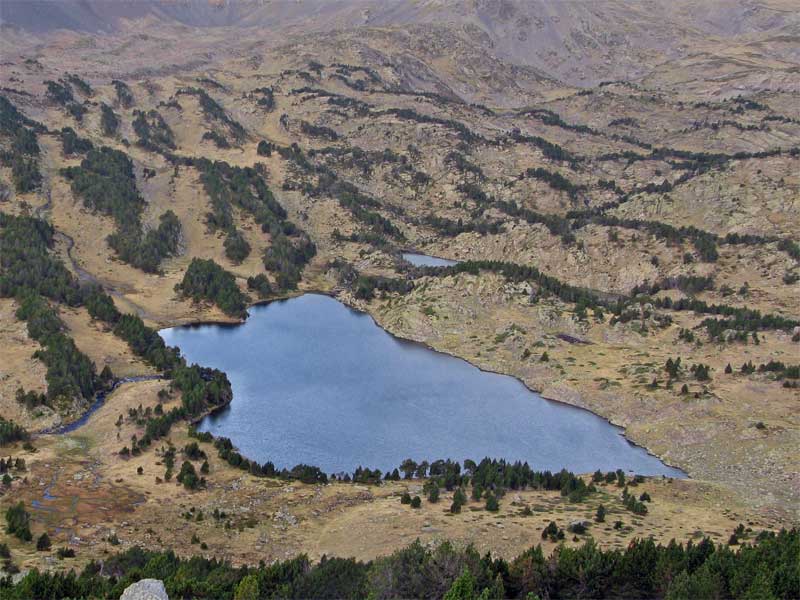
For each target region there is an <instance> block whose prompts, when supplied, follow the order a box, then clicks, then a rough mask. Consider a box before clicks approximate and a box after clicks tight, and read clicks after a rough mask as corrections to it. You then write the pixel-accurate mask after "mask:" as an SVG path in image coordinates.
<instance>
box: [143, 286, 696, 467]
mask: <svg viewBox="0 0 800 600" xmlns="http://www.w3.org/2000/svg"><path fill="white" fill-rule="evenodd" d="M306 295H311V296H313V295H317V296H324V297H327V298H331V299H333V300H335V301H336V302H338V303H339V304H341V305H342V306H344V307H346V308H347V309H348V310H350V311H352V312H353V313H355V314H358V315H366V316H369V318H370V321H371V323H372V324H373V325H374V326H376V327H377V328H379V329H380V330H381V331H383V332H384V333H386V334H388V335H389V336H390V337H391V338H392V339H394V340H396V341H398V342H401V343H403V344H413V345H416V346H418V347H420V348H424V349H426V350H428V351H432V352H434V353H436V354H438V355H442V356H447V357H450V358H453V359H456V360H458V361H461V362H463V363H465V364H467V365H469V366H471V367H473V368H475V369H477V370H478V371H480V372H481V373H487V374H493V375H499V376H503V377H509V378H511V379H513V380H514V381H516V382H517V383H520V384H522V386H523V387H524V388H525V389H526V390H527V391H529V392H531V393H534V394H536V395H537V396H539V397H540V398H542V399H543V400H546V401H547V402H551V403H554V404H558V405H561V406H565V407H569V408H571V409H575V410H579V411H582V412H585V413H588V414H591V415H593V416H595V417H597V418H599V419H602V420H603V421H604V422H606V423H607V424H609V425H610V426H612V427H614V428H616V429H618V430H619V431H618V432H617V435H619V436H620V437H622V438H623V439H624V440H625V442H626V443H627V444H629V445H630V446H631V447H632V448H635V449H640V450H642V451H644V452H645V453H646V454H647V455H648V456H649V457H652V458H655V459H657V460H658V461H660V462H661V463H662V464H663V465H664V466H666V467H668V468H670V469H673V470H676V471H679V472H680V475H679V476H677V477H679V478H686V479H691V478H692V477H691V474H690V473H689V472H688V471H687V470H685V469H684V468H683V467H682V466H680V465H677V464H674V463H670V462H668V461H667V460H665V459H663V458H662V457H660V456H658V455H657V454H656V453H654V452H652V451H651V450H650V449H649V448H647V447H646V446H644V445H642V444H638V443H636V442H634V441H633V440H631V439H629V438H628V437H627V435H626V428H625V427H624V426H623V425H620V424H619V423H615V422H614V421H613V420H611V419H609V418H608V417H605V416H604V415H602V414H599V413H597V412H595V411H593V410H591V409H589V408H586V407H583V406H578V405H576V404H572V403H570V402H568V401H565V400H562V399H559V398H554V397H548V396H545V395H543V394H542V391H540V390H537V389H535V388H534V387H532V386H531V385H529V384H528V383H526V382H525V381H523V380H522V379H520V378H519V377H516V376H514V375H511V374H509V373H504V372H502V371H499V370H494V369H491V368H484V367H481V366H478V365H475V364H473V363H472V362H470V361H469V360H467V359H465V358H463V357H461V356H458V355H457V354H454V353H453V352H449V351H446V350H439V349H437V348H434V347H433V346H431V345H430V344H429V343H427V342H425V341H422V340H416V339H412V338H407V337H403V336H402V335H398V334H396V333H394V332H392V331H390V330H388V329H386V328H384V327H383V326H381V324H380V323H379V322H378V321H377V320H376V318H375V316H374V315H373V314H371V313H370V312H369V311H368V310H366V309H365V308H363V307H361V306H358V305H356V304H354V303H352V299H350V298H348V297H347V296H346V295H344V296H342V295H341V294H338V295H337V294H336V293H334V292H331V291H328V290H322V289H307V290H303V291H302V292H298V293H291V294H286V295H283V296H280V297H275V298H270V299H267V300H261V301H258V302H254V303H252V304H250V305H249V306H248V309H249V308H252V307H257V306H266V305H269V304H273V303H280V302H285V301H287V300H291V299H295V298H299V297H302V296H306ZM248 317H249V314H248ZM246 322H247V319H243V320H238V321H219V320H197V321H192V322H190V323H180V324H176V325H174V326H171V327H163V328H160V329H159V333H160V332H161V331H163V330H167V329H173V328H187V329H192V328H196V327H203V326H207V325H212V326H218V327H223V328H226V329H227V328H235V327H238V326H240V325H244V324H246ZM227 408H229V407H228V406H226V407H219V410H215V411H214V412H215V413H218V412H221V411H222V410H225V409H227ZM208 416H209V415H202V416H200V417H199V418H198V419H196V420H195V421H194V422H193V424H195V425H196V424H199V423H200V422H202V421H203V420H204V419H205V418H207V417H208ZM657 476H658V475H653V477H657ZM662 476H663V477H670V476H669V475H662Z"/></svg>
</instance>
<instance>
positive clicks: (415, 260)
mask: <svg viewBox="0 0 800 600" xmlns="http://www.w3.org/2000/svg"><path fill="white" fill-rule="evenodd" d="M403 260H407V261H408V262H410V263H411V264H412V265H414V266H415V267H452V266H453V265H455V264H458V261H455V260H449V259H447V258H439V257H438V256H428V255H427V254H416V253H414V252H403Z"/></svg>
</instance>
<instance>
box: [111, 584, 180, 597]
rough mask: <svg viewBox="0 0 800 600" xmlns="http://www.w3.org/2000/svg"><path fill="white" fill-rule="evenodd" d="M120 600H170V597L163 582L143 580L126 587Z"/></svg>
mask: <svg viewBox="0 0 800 600" xmlns="http://www.w3.org/2000/svg"><path fill="white" fill-rule="evenodd" d="M119 600H169V596H167V590H166V589H165V588H164V582H163V581H159V580H158V579H142V580H141V581H137V582H136V583H133V584H131V585H129V586H128V587H126V588H125V591H124V592H122V596H120V599H119Z"/></svg>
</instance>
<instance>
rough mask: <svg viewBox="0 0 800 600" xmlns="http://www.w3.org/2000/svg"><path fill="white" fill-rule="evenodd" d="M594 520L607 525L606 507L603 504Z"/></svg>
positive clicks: (598, 508)
mask: <svg viewBox="0 0 800 600" xmlns="http://www.w3.org/2000/svg"><path fill="white" fill-rule="evenodd" d="M594 520H595V521H597V522H598V523H605V520H606V507H605V506H603V505H602V504H601V505H600V506H598V507H597V513H596V514H595V516H594Z"/></svg>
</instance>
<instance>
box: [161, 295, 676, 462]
mask: <svg viewBox="0 0 800 600" xmlns="http://www.w3.org/2000/svg"><path fill="white" fill-rule="evenodd" d="M161 335H162V337H163V338H164V340H165V341H166V342H167V343H168V344H170V345H178V346H180V348H181V349H182V350H183V352H184V355H185V356H186V357H187V359H188V360H189V361H191V362H197V363H199V364H201V365H205V366H210V367H216V368H218V369H222V370H224V371H225V372H226V373H227V374H228V377H229V378H230V380H231V383H232V385H233V391H234V398H233V402H232V403H231V405H230V407H229V408H227V409H225V410H224V411H222V412H220V413H218V414H216V415H214V416H210V417H207V418H206V419H205V420H204V421H203V422H202V423H201V424H200V429H201V430H202V431H210V432H211V433H213V434H214V435H221V436H226V437H229V438H231V440H232V441H233V443H234V444H235V445H236V446H237V447H238V448H239V450H240V451H241V452H242V453H243V454H244V455H245V456H247V457H249V458H252V459H255V460H258V461H259V462H262V463H263V462H266V461H267V460H271V461H272V462H273V463H274V464H275V466H276V467H278V468H282V467H289V468H291V467H292V466H294V465H296V464H298V463H307V464H312V465H317V466H319V467H321V468H322V469H323V470H324V471H326V472H328V473H333V472H337V473H338V472H341V471H352V470H353V469H354V468H355V467H357V466H358V465H363V466H369V467H371V468H376V467H377V468H380V469H382V470H384V471H385V470H386V469H389V468H394V467H396V466H398V465H399V464H400V462H402V460H403V459H405V458H409V457H410V458H413V459H414V460H417V461H420V460H429V461H432V460H435V459H439V458H452V459H455V460H464V459H465V458H472V459H473V460H476V461H478V460H480V459H481V458H483V457H485V456H490V457H494V458H505V459H508V460H523V461H528V463H529V464H530V465H531V466H532V467H533V468H537V469H552V470H556V469H561V468H562V467H566V468H567V469H570V470H572V471H576V472H590V471H594V470H595V469H598V468H599V469H602V470H604V471H607V470H612V469H617V468H621V469H624V470H626V471H633V472H636V473H639V474H643V475H661V474H663V475H668V476H674V477H681V476H683V474H682V473H681V471H679V470H677V469H673V468H671V467H668V466H666V465H664V464H663V463H662V462H661V461H659V460H658V459H657V458H655V457H654V456H651V455H649V454H648V453H647V452H646V451H644V450H643V449H641V448H638V447H636V446H634V445H632V444H630V443H629V442H628V441H627V440H626V439H625V438H624V437H623V436H622V435H621V433H620V429H619V428H617V427H614V426H612V425H611V424H609V423H608V422H607V421H605V420H604V419H601V418H599V417H597V416H595V415H593V414H591V413H589V412H587V411H584V410H580V409H577V408H574V407H571V406H567V405H564V404H560V403H557V402H551V401H548V400H545V399H543V398H542V397H541V396H539V395H538V394H536V393H534V392H531V391H530V390H528V389H527V388H526V387H525V386H524V385H523V384H522V383H521V382H519V381H518V380H516V379H514V378H512V377H507V376H504V375H497V374H494V373H486V372H483V371H481V370H479V369H477V368H476V367H474V366H472V365H470V364H469V363H467V362H465V361H463V360H460V359H457V358H454V357H451V356H448V355H445V354H441V353H438V352H434V351H432V350H430V349H428V348H425V347H424V346H422V345H420V344H415V343H412V342H405V341H402V340H399V339H397V338H395V337H393V336H391V335H389V334H388V333H386V332H385V331H383V330H382V329H381V328H380V327H378V326H377V325H376V324H375V323H374V322H373V320H372V319H371V318H370V317H369V316H368V315H366V314H362V313H358V312H356V311H353V310H351V309H350V308H348V307H346V306H345V305H343V304H341V303H339V302H338V301H336V300H334V299H333V298H330V297H327V296H323V295H316V294H307V295H304V296H300V297H298V298H293V299H290V300H284V301H278V302H272V303H270V304H265V305H260V306H256V307H253V308H251V309H250V317H249V318H248V319H247V321H246V322H245V323H244V324H242V325H234V326H230V325H198V326H186V327H176V328H172V329H165V330H163V331H162V332H161Z"/></svg>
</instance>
